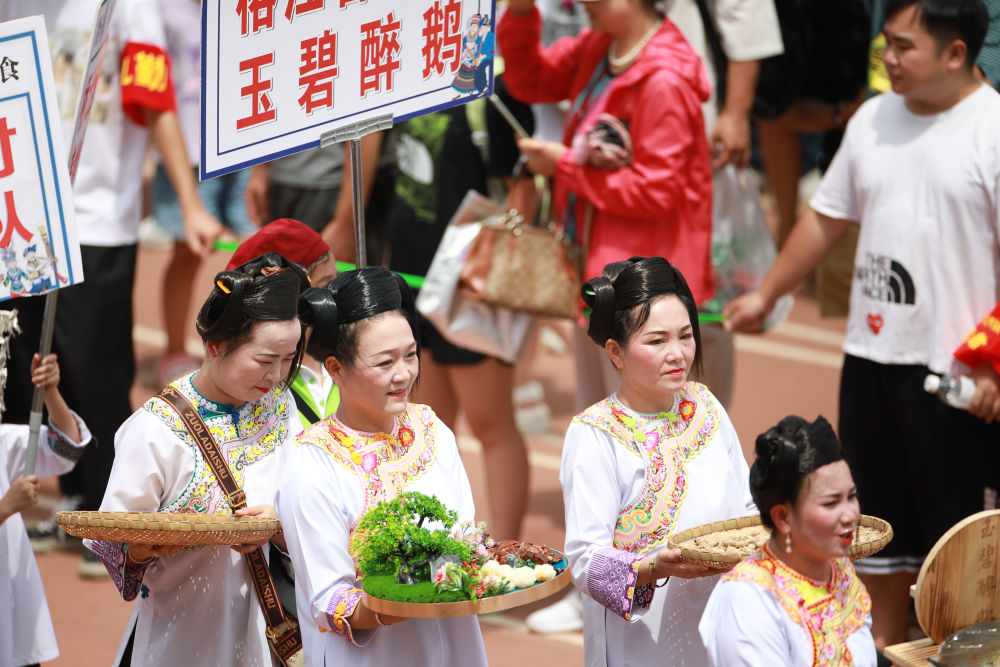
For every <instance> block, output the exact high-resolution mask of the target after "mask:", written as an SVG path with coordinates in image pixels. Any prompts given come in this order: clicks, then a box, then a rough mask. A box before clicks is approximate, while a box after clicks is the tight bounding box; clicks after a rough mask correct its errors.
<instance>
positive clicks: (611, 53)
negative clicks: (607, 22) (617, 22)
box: [608, 19, 663, 71]
mask: <svg viewBox="0 0 1000 667" xmlns="http://www.w3.org/2000/svg"><path fill="white" fill-rule="evenodd" d="M662 25H663V19H659V20H657V22H656V23H655V24H654V25H653V27H652V28H650V29H649V30H648V31H647V32H646V34H645V35H643V36H642V38H641V39H640V40H639V41H638V42H636V43H635V46H633V47H632V48H631V49H629V50H628V53H626V54H625V55H624V56H621V57H616V56H615V44H616V43H615V42H611V46H609V47H608V65H609V66H610V67H611V69H614V70H618V71H621V70H623V69H625V68H626V67H628V66H629V65H631V64H632V62H633V61H634V60H635V59H636V58H638V57H639V53H640V52H641V51H642V49H643V47H645V46H646V44H648V43H649V40H651V39H653V35H655V34H656V31H657V30H659V29H660V26H662Z"/></svg>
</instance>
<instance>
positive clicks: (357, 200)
mask: <svg viewBox="0 0 1000 667" xmlns="http://www.w3.org/2000/svg"><path fill="white" fill-rule="evenodd" d="M391 127H392V114H385V115H384V116H376V117H375V118H370V119H368V120H363V121H360V122H357V123H354V124H353V125H348V126H347V127H342V128H340V129H337V130H331V131H330V132H326V133H324V134H323V135H322V136H320V138H319V145H320V146H322V147H324V148H325V147H327V146H331V145H333V144H339V143H341V142H343V141H347V142H349V146H350V149H351V192H352V194H353V203H354V250H355V260H354V265H355V266H357V267H358V268H361V267H364V266H367V265H368V254H367V248H366V247H365V245H366V244H365V188H364V183H362V180H363V177H362V172H361V137H363V136H365V135H367V134H371V133H372V132H379V131H381V130H388V129H389V128H391Z"/></svg>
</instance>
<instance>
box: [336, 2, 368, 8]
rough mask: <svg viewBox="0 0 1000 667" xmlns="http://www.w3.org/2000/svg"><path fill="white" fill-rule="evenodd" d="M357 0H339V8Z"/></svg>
mask: <svg viewBox="0 0 1000 667" xmlns="http://www.w3.org/2000/svg"><path fill="white" fill-rule="evenodd" d="M358 1H359V0H340V8H341V9H343V8H344V7H346V6H347V5H349V4H351V3H352V2H358ZM360 2H362V3H365V2H368V0H360Z"/></svg>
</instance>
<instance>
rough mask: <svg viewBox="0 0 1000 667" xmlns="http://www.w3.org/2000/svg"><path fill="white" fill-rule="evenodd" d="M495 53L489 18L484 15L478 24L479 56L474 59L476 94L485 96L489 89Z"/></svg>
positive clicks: (494, 42) (494, 40)
mask: <svg viewBox="0 0 1000 667" xmlns="http://www.w3.org/2000/svg"><path fill="white" fill-rule="evenodd" d="M495 52H496V37H495V35H494V34H493V26H492V25H491V24H490V16H489V14H486V15H485V16H483V19H482V21H480V23H479V54H478V56H477V58H476V82H475V86H476V93H478V94H479V95H485V94H486V91H487V89H488V88H489V87H490V77H489V72H490V68H491V67H493V55H494V53H495Z"/></svg>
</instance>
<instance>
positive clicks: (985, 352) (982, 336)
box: [955, 303, 1000, 373]
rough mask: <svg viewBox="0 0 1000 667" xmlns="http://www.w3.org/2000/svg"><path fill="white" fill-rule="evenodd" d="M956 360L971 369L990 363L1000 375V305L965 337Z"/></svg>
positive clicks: (956, 354) (956, 351)
mask: <svg viewBox="0 0 1000 667" xmlns="http://www.w3.org/2000/svg"><path fill="white" fill-rule="evenodd" d="M955 358H956V359H958V360H959V361H961V362H962V363H963V364H967V365H968V366H970V367H971V368H975V367H976V366H978V365H979V364H983V363H987V362H989V363H991V364H993V367H994V368H995V369H996V370H997V372H998V373H1000V303H998V304H997V305H996V306H995V307H994V308H993V312H991V313H990V314H989V315H987V316H986V317H984V318H983V320H982V321H981V322H980V323H979V324H977V325H976V328H975V329H973V330H972V331H971V332H970V333H969V335H968V336H966V337H965V340H964V341H962V344H961V345H959V346H958V349H957V350H955Z"/></svg>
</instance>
